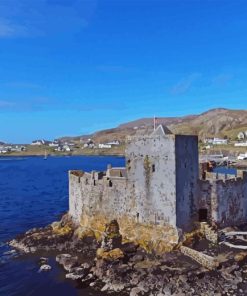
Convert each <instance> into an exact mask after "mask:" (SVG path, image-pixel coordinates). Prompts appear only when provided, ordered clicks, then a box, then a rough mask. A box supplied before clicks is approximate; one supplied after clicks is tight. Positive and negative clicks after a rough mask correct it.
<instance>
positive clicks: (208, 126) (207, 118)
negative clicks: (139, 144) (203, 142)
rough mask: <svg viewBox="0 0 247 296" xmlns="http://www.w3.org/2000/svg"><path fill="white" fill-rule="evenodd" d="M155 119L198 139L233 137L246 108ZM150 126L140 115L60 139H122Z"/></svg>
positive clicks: (243, 124) (245, 119)
mask: <svg viewBox="0 0 247 296" xmlns="http://www.w3.org/2000/svg"><path fill="white" fill-rule="evenodd" d="M157 122H158V124H160V123H162V124H164V125H166V126H167V127H168V128H169V129H170V130H171V131H172V132H173V133H175V134H195V135H198V136H199V138H200V139H203V138H205V137H224V136H227V137H229V138H231V139H235V138H236V137H237V134H238V132H239V131H242V130H243V131H246V130H247V110H230V109H224V108H217V109H211V110H208V111H207V112H203V113H201V114H199V115H188V116H183V117H159V118H158V119H157ZM152 127H153V118H141V119H137V120H135V121H131V122H127V123H123V124H121V125H119V126H118V127H116V128H112V129H107V130H102V131H98V132H96V133H94V134H92V135H87V136H79V137H64V138H63V139H73V140H79V139H80V138H84V139H87V138H92V139H93V140H94V141H95V142H96V143H100V142H101V143H105V142H108V141H112V140H119V141H124V139H125V137H126V135H133V134H135V133H136V132H137V131H140V130H145V129H151V128H152Z"/></svg>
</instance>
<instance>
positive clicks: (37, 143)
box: [31, 139, 46, 146]
mask: <svg viewBox="0 0 247 296" xmlns="http://www.w3.org/2000/svg"><path fill="white" fill-rule="evenodd" d="M45 144H46V141H45V140H43V139H42V140H35V141H32V143H31V145H32V146H40V145H45Z"/></svg>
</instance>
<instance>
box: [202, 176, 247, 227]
mask: <svg viewBox="0 0 247 296" xmlns="http://www.w3.org/2000/svg"><path fill="white" fill-rule="evenodd" d="M200 208H203V209H207V210H208V221H209V222H211V224H216V225H217V226H219V227H226V226H234V225H239V224H241V223H245V222H246V221H247V173H246V172H240V171H238V172H237V176H235V175H230V174H228V175H225V174H217V173H207V180H199V181H198V209H200Z"/></svg>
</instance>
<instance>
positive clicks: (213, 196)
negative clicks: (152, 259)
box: [69, 125, 247, 244]
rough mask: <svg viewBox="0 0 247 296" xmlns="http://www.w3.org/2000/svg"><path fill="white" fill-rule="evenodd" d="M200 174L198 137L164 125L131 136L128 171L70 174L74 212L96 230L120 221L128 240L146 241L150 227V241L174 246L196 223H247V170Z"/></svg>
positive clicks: (121, 169)
mask: <svg viewBox="0 0 247 296" xmlns="http://www.w3.org/2000/svg"><path fill="white" fill-rule="evenodd" d="M200 175H201V174H200V173H199V161H198V137H197V136H186V135H174V134H172V133H171V132H170V131H169V130H168V129H167V128H166V127H164V126H162V125H159V126H158V127H157V128H156V129H155V130H154V131H152V132H151V133H149V134H145V135H135V136H132V137H128V138H127V148H126V166H125V167H119V168H112V167H111V166H110V165H109V166H108V168H107V171H106V172H96V171H93V172H91V173H87V172H82V171H70V172H69V214H70V216H71V217H72V219H73V220H74V222H75V223H77V224H80V223H81V224H84V225H85V224H87V225H89V226H90V227H91V228H94V229H95V228H97V227H98V225H99V221H100V220H102V219H103V220H104V221H110V220H111V219H117V220H118V221H120V228H121V224H122V228H123V229H124V230H123V231H125V234H126V236H127V237H135V238H140V237H141V236H142V237H144V236H145V235H146V234H145V235H144V233H143V232H142V231H141V230H140V229H141V228H140V227H146V229H147V228H148V229H149V230H150V237H149V238H147V237H145V239H146V240H148V239H151V240H154V239H156V240H160V239H161V238H160V237H159V236H162V240H164V242H165V241H172V242H173V243H175V242H176V241H177V240H178V237H179V233H181V231H182V232H187V231H190V230H192V229H193V227H194V226H195V222H200V221H207V222H208V223H209V224H213V225H216V226H218V227H225V226H233V225H237V224H241V223H244V222H247V172H238V174H237V175H236V176H235V175H225V174H217V173H208V172H204V174H203V178H201V176H200ZM95 219H96V220H97V222H95ZM89 221H91V222H89ZM92 221H94V222H92ZM129 221H132V222H129ZM132 228H134V229H139V230H138V231H137V230H136V231H135V232H133V231H132V230H133V229H132ZM157 229H159V232H158V233H157ZM161 229H162V231H161ZM160 231H161V232H160ZM144 232H145V231H144ZM157 244H158V242H157ZM159 244H160V242H159Z"/></svg>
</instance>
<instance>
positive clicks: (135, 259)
mask: <svg viewBox="0 0 247 296" xmlns="http://www.w3.org/2000/svg"><path fill="white" fill-rule="evenodd" d="M143 260H144V256H143V255H142V254H136V255H135V256H133V257H132V258H130V261H131V262H134V263H137V262H140V261H143Z"/></svg>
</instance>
